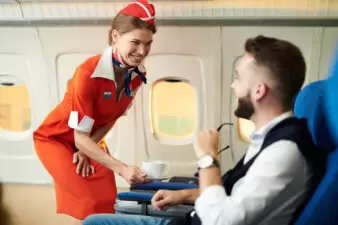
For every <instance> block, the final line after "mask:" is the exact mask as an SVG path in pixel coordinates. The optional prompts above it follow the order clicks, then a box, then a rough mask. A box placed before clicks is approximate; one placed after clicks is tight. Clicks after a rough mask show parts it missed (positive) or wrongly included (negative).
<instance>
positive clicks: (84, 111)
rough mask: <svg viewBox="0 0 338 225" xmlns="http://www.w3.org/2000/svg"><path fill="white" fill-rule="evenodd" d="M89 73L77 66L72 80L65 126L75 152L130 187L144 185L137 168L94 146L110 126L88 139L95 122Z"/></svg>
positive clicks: (93, 94) (91, 79) (89, 71)
mask: <svg viewBox="0 0 338 225" xmlns="http://www.w3.org/2000/svg"><path fill="white" fill-rule="evenodd" d="M88 73H91V69H90V68H85V66H80V67H79V68H78V69H77V70H76V72H75V74H74V78H73V86H74V87H73V88H74V90H73V105H72V112H71V113H70V116H69V121H68V126H69V127H71V128H73V129H74V141H75V146H76V148H77V149H78V150H79V151H80V152H82V153H84V154H85V155H86V156H88V157H89V158H91V159H93V160H95V161H97V162H98V163H100V164H101V165H103V166H105V167H107V168H109V169H111V170H112V171H114V172H116V173H118V174H119V175H120V176H122V177H123V178H124V179H125V180H126V181H127V182H128V183H129V184H136V183H143V182H145V181H146V179H145V176H146V174H144V173H142V172H141V171H140V170H139V169H138V168H137V167H135V166H129V165H126V164H124V163H122V162H121V161H119V160H117V159H115V158H114V157H112V156H110V155H108V154H106V153H105V152H104V151H102V150H101V148H100V147H99V145H98V144H97V142H98V140H100V139H102V138H103V137H104V135H105V134H106V133H107V132H108V130H109V129H108V127H109V126H110V127H111V126H112V124H107V127H102V128H101V129H99V130H98V131H97V132H95V133H94V135H93V136H92V137H91V136H90V133H91V130H92V128H93V126H94V122H95V117H94V105H95V92H94V91H95V87H94V84H95V83H94V81H93V78H91V77H90V74H88Z"/></svg>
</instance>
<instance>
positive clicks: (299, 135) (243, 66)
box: [84, 36, 324, 225]
mask: <svg viewBox="0 0 338 225" xmlns="http://www.w3.org/2000/svg"><path fill="white" fill-rule="evenodd" d="M305 73H306V65H305V60H304V57H303V56H302V53H301V51H300V50H299V48H298V47H296V46H295V45H293V44H292V43H290V42H287V41H284V40H280V39H275V38H269V37H264V36H257V37H255V38H252V39H248V40H247V41H246V43H245V54H244V55H243V56H241V57H240V58H239V60H238V61H237V62H236V68H235V75H234V81H233V83H232V85H231V87H232V88H233V89H234V92H235V94H236V96H237V98H238V106H237V109H236V110H235V115H236V116H237V117H239V118H244V119H249V120H251V121H252V122H253V123H254V125H255V131H254V132H253V133H252V134H251V136H250V139H251V145H250V147H249V149H248V151H247V153H246V154H245V156H244V157H243V158H242V159H241V160H240V161H239V162H238V164H237V165H236V166H235V167H234V169H232V170H230V171H229V172H227V173H226V174H225V175H224V176H223V177H221V172H220V169H219V163H218V161H217V151H218V146H219V136H218V132H217V131H216V130H204V131H202V132H200V133H199V134H198V137H197V139H196V141H195V143H194V149H195V152H196V155H197V158H198V162H197V165H198V168H199V189H194V190H181V191H167V190H160V191H158V192H157V193H156V194H155V196H154V197H153V199H152V205H153V206H154V207H155V208H157V209H159V210H164V209H166V208H168V207H171V206H175V205H179V204H184V203H194V204H195V211H193V212H192V213H190V214H189V215H188V216H187V218H186V219H185V221H184V222H183V221H177V220H171V221H170V220H167V219H163V218H156V217H147V216H139V215H133V216H131V215H96V216H91V217H89V218H87V219H86V220H85V221H84V225H101V224H102V225H103V224H105V225H111V224H114V225H122V224H123V225H127V224H128V225H134V224H135V225H136V224H139V225H143V224H149V225H168V224H175V225H176V224H189V225H190V224H192V225H200V224H204V225H221V224H222V225H225V224H227V225H233V224H236V225H242V224H243V225H244V224H245V225H249V224H274V225H282V224H283V225H285V224H289V223H290V222H291V221H292V220H293V219H295V218H296V216H297V212H298V211H299V210H300V209H301V207H302V205H303V204H304V203H305V202H306V199H307V196H308V195H309V194H310V193H311V190H312V189H313V188H314V187H315V185H316V182H317V181H318V179H320V176H321V174H322V172H323V171H322V169H323V165H324V158H321V157H320V156H317V151H316V148H315V146H314V144H313V142H312V139H311V136H310V134H309V132H308V130H307V124H306V121H305V120H300V119H296V118H295V117H293V113H292V107H293V101H294V98H295V96H296V95H297V93H298V92H299V90H300V89H301V87H302V85H303V82H304V80H305Z"/></svg>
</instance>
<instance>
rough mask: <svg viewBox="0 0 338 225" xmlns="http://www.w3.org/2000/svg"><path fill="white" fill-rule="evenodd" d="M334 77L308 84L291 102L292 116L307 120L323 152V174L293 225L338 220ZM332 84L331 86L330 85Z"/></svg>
mask: <svg viewBox="0 0 338 225" xmlns="http://www.w3.org/2000/svg"><path fill="white" fill-rule="evenodd" d="M337 76H338V74H337V75H333V76H329V78H328V79H325V80H320V81H316V82H313V83H310V84H309V85H307V86H306V87H304V88H303V89H302V91H301V92H300V93H299V95H298V96H297V98H296V101H295V108H294V112H295V116H296V117H299V118H301V117H304V118H306V119H307V120H308V127H309V130H310V132H311V135H312V137H313V140H314V142H315V143H316V145H317V146H318V147H319V149H320V150H322V151H326V152H327V154H328V156H327V161H326V171H325V174H324V176H323V178H322V180H321V182H320V183H319V185H318V186H317V188H316V190H315V191H314V193H313V194H312V196H310V197H311V198H310V199H309V201H308V202H307V204H306V205H305V207H304V208H303V210H302V212H301V214H300V216H299V217H298V219H297V220H296V223H295V225H317V224H325V225H334V224H337V219H338V207H337V202H338V151H337V149H338V146H337V143H338V142H337V140H338V132H337V129H338V101H337V98H338V82H337V81H338V77H337ZM333 81H335V83H334V82H333Z"/></svg>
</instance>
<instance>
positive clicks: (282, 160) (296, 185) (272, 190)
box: [195, 141, 309, 225]
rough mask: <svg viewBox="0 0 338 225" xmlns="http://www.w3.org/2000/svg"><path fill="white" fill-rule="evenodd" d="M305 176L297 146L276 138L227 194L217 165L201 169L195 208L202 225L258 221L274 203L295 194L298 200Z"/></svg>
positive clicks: (302, 190)
mask: <svg viewBox="0 0 338 225" xmlns="http://www.w3.org/2000/svg"><path fill="white" fill-rule="evenodd" d="M308 175H309V170H308V166H307V163H306V161H305V159H304V157H303V156H302V154H301V153H300V151H299V149H298V147H297V145H296V144H295V143H293V142H290V141H278V142H276V143H274V144H272V145H270V146H269V147H267V148H266V149H265V150H264V151H263V152H262V153H261V154H260V155H259V157H257V159H256V161H255V162H254V163H253V165H252V166H251V168H250V169H249V171H248V172H247V174H246V176H245V177H243V179H242V180H241V183H237V185H235V186H234V188H233V190H232V193H231V195H230V196H228V195H227V194H226V193H225V190H224V188H223V186H221V185H219V183H218V182H219V181H220V172H219V169H218V168H215V167H214V168H207V169H201V170H200V186H201V195H200V197H199V198H198V199H197V200H196V204H195V209H196V212H197V214H198V215H199V217H200V219H201V221H202V223H203V224H214V225H220V224H251V223H253V222H257V221H258V222H259V219H261V218H260V217H262V216H263V215H266V214H268V213H269V212H270V211H271V210H273V209H274V208H273V207H274V204H278V205H280V204H282V203H283V202H285V201H289V200H291V199H296V198H297V197H298V201H301V200H302V199H301V198H299V197H300V196H301V195H302V194H304V193H305V192H304V191H305V190H306V189H307V186H306V184H307V179H308V178H309V177H308ZM212 176H215V177H212ZM291 184H292V185H291ZM292 210H293V209H290V211H292Z"/></svg>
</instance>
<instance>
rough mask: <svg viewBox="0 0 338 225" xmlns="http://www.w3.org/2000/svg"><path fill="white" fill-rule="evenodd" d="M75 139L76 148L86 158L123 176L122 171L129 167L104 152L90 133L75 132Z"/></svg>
mask: <svg viewBox="0 0 338 225" xmlns="http://www.w3.org/2000/svg"><path fill="white" fill-rule="evenodd" d="M74 138H75V145H76V148H77V149H79V150H80V151H81V152H83V153H84V154H85V155H86V156H88V157H89V158H91V159H93V160H95V161H97V162H98V163H100V164H101V165H103V166H105V167H107V168H109V169H111V170H112V171H114V172H116V173H117V174H119V175H122V171H123V170H124V169H125V168H126V167H127V165H126V164H124V163H122V162H120V161H118V160H117V159H115V158H113V157H111V156H110V155H108V154H106V153H105V152H104V151H102V149H101V148H100V147H99V146H98V145H97V143H96V142H95V141H94V140H93V139H92V138H91V137H90V136H89V133H86V132H81V131H75V132H74Z"/></svg>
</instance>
